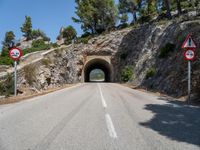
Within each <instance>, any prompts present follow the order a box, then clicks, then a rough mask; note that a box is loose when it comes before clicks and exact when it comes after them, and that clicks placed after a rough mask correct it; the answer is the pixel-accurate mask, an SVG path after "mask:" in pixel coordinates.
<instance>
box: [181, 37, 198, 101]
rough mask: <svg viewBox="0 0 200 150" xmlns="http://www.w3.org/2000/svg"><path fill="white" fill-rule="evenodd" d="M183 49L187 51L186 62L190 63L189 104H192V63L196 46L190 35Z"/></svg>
mask: <svg viewBox="0 0 200 150" xmlns="http://www.w3.org/2000/svg"><path fill="white" fill-rule="evenodd" d="M182 49H184V50H185V53H184V56H185V60H187V61H188V99H187V102H188V104H189V103H190V97H191V69H192V68H191V61H192V60H194V58H195V49H196V45H195V43H194V41H193V40H192V37H191V35H188V36H187V38H186V40H185V42H184V43H183V45H182Z"/></svg>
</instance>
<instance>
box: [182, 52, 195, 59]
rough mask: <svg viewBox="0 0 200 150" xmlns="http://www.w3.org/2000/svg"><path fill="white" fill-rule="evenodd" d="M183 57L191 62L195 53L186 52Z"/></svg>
mask: <svg viewBox="0 0 200 150" xmlns="http://www.w3.org/2000/svg"><path fill="white" fill-rule="evenodd" d="M184 56H185V59H186V60H193V59H194V57H195V53H194V51H193V50H186V51H185V53H184Z"/></svg>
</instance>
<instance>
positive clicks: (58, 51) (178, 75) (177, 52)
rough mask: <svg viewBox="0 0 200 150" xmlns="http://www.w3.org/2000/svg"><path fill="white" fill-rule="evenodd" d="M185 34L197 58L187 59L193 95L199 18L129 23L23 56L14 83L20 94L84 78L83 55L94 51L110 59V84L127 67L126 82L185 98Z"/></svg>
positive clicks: (199, 71) (197, 71)
mask: <svg viewBox="0 0 200 150" xmlns="http://www.w3.org/2000/svg"><path fill="white" fill-rule="evenodd" d="M189 33H190V34H191V35H192V37H193V39H194V41H195V42H196V44H197V46H198V49H197V58H196V60H195V61H194V62H192V68H193V72H192V84H193V93H198V92H199V91H198V90H199V87H200V83H199V81H200V79H199V74H200V67H199V66H200V65H199V64H200V59H199V58H200V49H199V46H200V45H199V41H200V18H198V17H193V18H186V19H176V20H175V19H174V20H171V21H159V22H157V21H156V22H151V23H146V24H142V25H138V26H132V27H128V28H125V29H122V30H117V31H112V32H110V33H108V34H102V35H100V36H97V37H95V38H92V39H90V40H89V41H88V43H87V44H83V43H81V44H72V45H69V46H67V47H66V46H63V47H62V48H55V49H52V50H47V51H45V52H43V53H41V52H39V53H36V54H33V55H32V56H31V57H30V56H29V57H25V58H24V59H23V60H21V66H20V67H19V68H20V70H19V78H20V79H19V80H18V86H19V87H20V90H21V91H22V92H23V90H24V89H31V90H33V89H35V91H41V90H44V89H47V88H48V87H56V86H60V85H61V84H64V83H77V82H83V79H82V78H83V71H84V65H85V62H86V60H85V59H86V57H87V56H96V55H98V56H109V57H111V64H112V67H113V69H112V71H113V73H112V76H113V82H122V78H121V72H122V70H123V68H125V67H126V66H130V67H131V68H133V75H132V78H130V80H129V83H132V84H135V85H138V86H139V87H143V88H147V89H149V90H152V89H153V90H156V91H159V92H162V93H166V94H169V95H172V96H176V97H180V96H184V95H186V94H187V62H186V61H185V60H184V56H183V50H182V49H181V45H182V43H183V41H184V40H185V37H186V36H187V34H189ZM34 56H37V57H34ZM34 58H38V59H34ZM32 60H34V61H33V62H32ZM30 62H31V63H30ZM27 64H29V65H27ZM9 72H12V71H11V70H9ZM149 72H150V73H149ZM4 74H5V73H4ZM2 76H4V75H3V74H2Z"/></svg>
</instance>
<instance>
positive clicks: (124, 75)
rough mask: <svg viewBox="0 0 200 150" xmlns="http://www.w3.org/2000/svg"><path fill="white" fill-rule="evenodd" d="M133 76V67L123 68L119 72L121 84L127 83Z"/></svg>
mask: <svg viewBox="0 0 200 150" xmlns="http://www.w3.org/2000/svg"><path fill="white" fill-rule="evenodd" d="M132 76H133V67H132V66H125V68H124V69H122V72H121V80H122V81H123V82H128V81H129V80H131V79H132Z"/></svg>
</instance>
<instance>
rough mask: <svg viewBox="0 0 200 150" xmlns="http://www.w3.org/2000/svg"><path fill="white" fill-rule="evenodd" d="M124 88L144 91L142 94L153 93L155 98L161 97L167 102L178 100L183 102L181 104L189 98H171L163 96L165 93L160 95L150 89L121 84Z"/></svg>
mask: <svg viewBox="0 0 200 150" xmlns="http://www.w3.org/2000/svg"><path fill="white" fill-rule="evenodd" d="M121 85H122V86H125V87H128V88H131V89H135V90H138V91H142V92H146V93H151V94H153V95H155V96H159V97H165V98H166V100H168V101H169V100H178V101H181V102H186V99H187V97H186V96H183V97H179V98H177V97H171V96H168V95H166V94H163V93H160V92H158V91H154V90H150V89H147V88H146V89H145V88H142V87H140V86H137V85H133V84H130V83H124V84H121Z"/></svg>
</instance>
